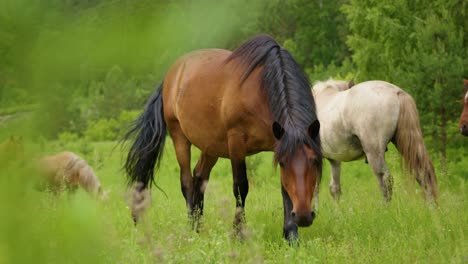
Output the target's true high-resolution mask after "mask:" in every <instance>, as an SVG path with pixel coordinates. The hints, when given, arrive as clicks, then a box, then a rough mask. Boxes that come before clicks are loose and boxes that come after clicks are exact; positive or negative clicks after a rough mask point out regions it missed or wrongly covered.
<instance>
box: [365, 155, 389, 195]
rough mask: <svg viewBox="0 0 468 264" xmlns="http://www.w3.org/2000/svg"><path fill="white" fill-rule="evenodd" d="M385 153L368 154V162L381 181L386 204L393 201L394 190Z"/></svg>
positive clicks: (380, 184)
mask: <svg viewBox="0 0 468 264" xmlns="http://www.w3.org/2000/svg"><path fill="white" fill-rule="evenodd" d="M384 153H385V152H383V151H382V152H381V153H378V154H373V153H366V155H367V161H368V162H369V165H370V167H371V169H372V171H373V172H374V173H375V175H376V176H377V180H378V181H379V186H380V190H381V191H382V195H383V198H384V200H385V201H386V202H389V201H390V200H391V199H392V190H393V177H392V175H391V174H390V171H389V170H388V168H387V164H386V163H385V157H384V155H385V154H384Z"/></svg>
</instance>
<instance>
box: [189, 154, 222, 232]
mask: <svg viewBox="0 0 468 264" xmlns="http://www.w3.org/2000/svg"><path fill="white" fill-rule="evenodd" d="M217 160H218V158H217V157H211V156H208V155H206V154H205V153H201V155H200V160H198V163H197V165H196V166H195V169H194V170H193V204H194V210H193V211H192V217H193V220H194V221H193V225H194V226H193V228H194V229H195V230H197V231H198V224H199V223H198V222H199V217H200V216H202V215H203V202H204V197H205V189H206V186H207V185H208V181H209V179H210V173H211V169H212V168H213V166H214V165H215V164H216V161H217Z"/></svg>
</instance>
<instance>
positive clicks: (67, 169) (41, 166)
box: [37, 151, 107, 199]
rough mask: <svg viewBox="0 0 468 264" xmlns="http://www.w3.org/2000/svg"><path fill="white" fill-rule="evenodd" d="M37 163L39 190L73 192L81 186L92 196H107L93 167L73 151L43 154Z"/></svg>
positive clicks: (101, 197) (102, 197)
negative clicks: (50, 154) (49, 154)
mask: <svg viewBox="0 0 468 264" xmlns="http://www.w3.org/2000/svg"><path fill="white" fill-rule="evenodd" d="M37 163H38V164H37V166H38V168H37V170H38V171H39V174H40V177H41V179H40V182H41V184H40V187H39V189H41V190H45V189H48V190H50V191H52V193H54V194H58V193H60V192H62V191H64V190H65V189H66V190H67V191H68V192H69V193H70V194H73V193H74V192H75V191H76V190H77V189H78V187H81V188H83V189H84V190H85V191H86V192H88V193H89V194H90V195H91V196H93V197H94V198H98V199H105V198H106V196H107V194H106V192H104V191H103V190H102V188H101V182H100V181H99V179H98V177H97V176H96V174H95V173H94V171H93V169H92V168H91V167H90V166H89V165H88V163H86V161H84V160H83V159H82V158H80V157H79V156H78V155H76V154H75V153H73V152H70V151H64V152H60V153H58V154H56V155H52V156H44V157H41V158H40V159H39V160H38V162H37Z"/></svg>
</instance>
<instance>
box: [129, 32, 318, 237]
mask: <svg viewBox="0 0 468 264" xmlns="http://www.w3.org/2000/svg"><path fill="white" fill-rule="evenodd" d="M166 126H167V128H168V130H169V133H170V135H171V137H172V140H173V142H174V147H175V151H176V156H177V161H178V163H179V166H180V181H181V185H182V193H183V195H184V197H185V200H186V203H187V207H188V210H189V213H190V215H191V216H192V220H193V224H194V227H195V228H196V229H197V224H198V219H199V216H201V215H202V214H203V200H204V193H205V189H206V187H207V183H208V180H209V176H210V172H211V169H212V168H213V166H214V165H215V163H216V161H217V160H218V158H219V157H222V158H228V159H230V160H231V166H232V174H233V193H234V197H235V200H236V214H235V218H234V226H235V228H236V230H238V231H239V230H240V228H241V227H242V223H243V221H244V220H243V219H244V206H245V199H246V196H247V192H248V190H249V184H248V180H247V174H246V163H245V158H246V156H248V155H252V154H255V153H258V152H261V151H274V153H275V162H276V163H278V164H279V165H280V174H281V184H282V195H283V205H284V227H283V235H284V237H285V238H286V239H288V240H294V239H297V237H298V235H297V228H298V226H309V225H311V224H312V222H313V219H314V217H315V213H314V212H313V211H312V209H311V200H312V196H313V193H314V188H315V185H316V182H317V180H318V179H319V178H320V176H321V165H322V156H321V152H320V142H319V137H318V134H319V133H318V132H319V127H320V124H319V122H318V119H317V116H316V114H315V103H314V100H313V97H312V93H311V91H310V89H309V81H308V79H307V77H306V75H305V74H304V73H303V72H302V70H301V69H300V68H299V66H298V64H297V63H296V61H295V60H294V59H293V57H292V56H291V54H290V53H289V52H288V51H287V50H285V49H283V48H281V47H280V46H279V44H278V43H277V42H276V41H275V40H274V39H272V38H271V37H270V36H267V35H260V36H256V37H254V38H252V39H250V40H248V41H247V42H245V43H244V44H242V45H241V46H240V47H239V48H237V49H236V50H235V51H233V52H231V51H228V50H222V49H206V50H198V51H194V52H191V53H188V54H186V55H185V56H183V57H181V58H180V59H179V60H178V61H177V62H176V63H175V64H174V65H173V66H172V67H171V68H170V69H169V71H168V72H167V74H166V76H165V78H164V80H163V83H162V84H161V85H160V87H159V88H158V89H157V90H156V91H155V93H154V94H153V95H152V96H151V98H150V99H149V101H148V103H147V105H146V109H145V111H144V112H143V113H142V115H141V116H140V117H139V119H138V120H137V121H136V123H135V126H134V128H133V129H132V130H131V131H129V132H128V133H127V135H126V136H125V137H124V139H128V138H129V137H131V136H132V135H133V134H136V140H135V141H134V143H133V145H132V147H131V149H130V151H129V153H128V157H127V160H126V164H125V168H126V171H127V174H128V177H129V179H130V181H131V182H141V183H143V186H144V188H147V187H148V186H149V185H151V183H153V182H154V178H153V172H154V168H155V165H156V168H157V165H158V164H159V161H160V159H161V155H162V151H163V147H164V139H165V136H166ZM192 144H193V145H195V146H196V147H198V148H199V149H200V150H201V156H200V159H199V161H198V163H197V165H196V166H195V169H194V171H193V176H192V173H191V168H190V146H191V145H192Z"/></svg>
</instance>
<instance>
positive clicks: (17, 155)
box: [0, 136, 24, 166]
mask: <svg viewBox="0 0 468 264" xmlns="http://www.w3.org/2000/svg"><path fill="white" fill-rule="evenodd" d="M23 157H24V145H23V138H22V137H21V136H10V137H9V138H8V139H7V140H5V141H4V142H3V143H0V165H3V166H5V165H8V164H10V163H11V162H13V161H20V160H21V159H22V158H23Z"/></svg>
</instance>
